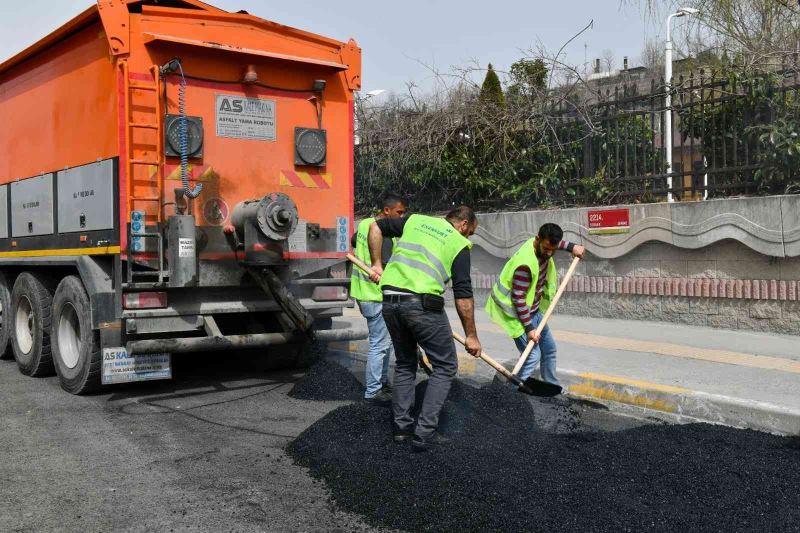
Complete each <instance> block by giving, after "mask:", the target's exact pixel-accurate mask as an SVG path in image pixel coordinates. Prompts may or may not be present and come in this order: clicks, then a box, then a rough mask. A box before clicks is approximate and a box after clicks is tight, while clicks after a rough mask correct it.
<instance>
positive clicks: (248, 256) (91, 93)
mask: <svg viewBox="0 0 800 533" xmlns="http://www.w3.org/2000/svg"><path fill="white" fill-rule="evenodd" d="M360 76H361V50H360V49H359V48H358V46H357V45H356V43H355V42H354V41H352V40H351V41H349V42H347V43H343V42H340V41H336V40H333V39H329V38H326V37H322V36H319V35H315V34H312V33H308V32H305V31H301V30H297V29H294V28H289V27H286V26H282V25H280V24H276V23H273V22H269V21H266V20H263V19H260V18H257V17H254V16H251V15H249V14H247V13H245V12H239V13H228V12H225V11H223V10H220V9H217V8H215V7H213V6H210V5H208V4H206V3H204V2H199V1H197V0H161V1H155V0H151V1H134V0H98V2H97V5H95V6H92V7H90V8H89V9H87V10H86V11H84V12H83V13H81V14H80V15H78V16H77V17H76V18H74V19H73V20H71V21H70V22H68V23H67V24H65V25H64V26H62V27H61V28H59V29H58V30H56V31H55V32H53V33H51V34H50V35H48V36H47V37H45V38H44V39H42V40H41V41H39V42H37V43H36V44H34V45H33V46H31V47H30V48H28V49H26V50H24V51H22V52H21V53H19V54H17V55H16V56H14V57H12V58H10V59H8V60H7V61H5V62H4V63H2V64H0V124H2V127H0V321H1V325H0V354H2V357H4V358H11V357H14V358H15V359H16V360H17V363H18V365H19V368H20V370H21V371H22V372H23V373H24V374H27V375H30V376H41V375H47V374H52V373H53V372H55V373H57V375H58V377H59V379H60V382H61V385H62V387H63V388H64V389H65V390H67V391H69V392H71V393H84V392H89V391H92V390H96V389H97V388H99V387H100V386H101V385H103V384H113V383H120V382H128V381H136V380H144V379H161V378H169V377H170V376H171V355H172V354H175V353H182V352H195V351H216V350H229V349H239V348H260V349H263V354H264V356H267V357H269V356H270V355H271V354H272V355H275V354H279V355H280V356H282V357H285V356H286V355H287V354H296V355H297V356H298V357H299V356H300V355H301V354H302V353H304V351H307V349H308V346H309V345H310V343H312V342H326V341H331V340H346V339H351V338H359V337H361V336H362V335H363V334H364V332H362V331H355V330H353V329H334V328H333V327H332V324H333V322H332V320H331V319H332V317H335V316H338V315H341V310H342V308H343V307H345V306H349V305H351V303H352V302H351V300H349V296H348V292H347V286H348V281H347V280H346V279H344V278H343V276H340V277H337V276H335V275H334V274H335V273H336V271H337V270H341V269H342V265H343V261H344V257H345V254H346V253H347V252H348V251H349V236H350V235H351V234H352V230H353V92H354V91H356V90H358V89H359V88H360Z"/></svg>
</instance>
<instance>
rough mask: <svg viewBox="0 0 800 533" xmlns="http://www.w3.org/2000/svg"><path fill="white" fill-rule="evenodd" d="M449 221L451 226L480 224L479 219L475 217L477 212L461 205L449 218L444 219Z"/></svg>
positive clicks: (448, 215) (452, 211)
mask: <svg viewBox="0 0 800 533" xmlns="http://www.w3.org/2000/svg"><path fill="white" fill-rule="evenodd" d="M444 218H446V219H447V221H448V222H450V223H451V224H453V223H456V222H463V221H465V220H466V221H467V223H468V224H469V225H470V226H472V225H474V224H475V223H477V222H478V217H476V216H475V211H473V210H472V208H471V207H467V206H466V205H460V206H458V207H456V208H455V209H452V210H451V211H450V212H449V213H447V216H446V217H444Z"/></svg>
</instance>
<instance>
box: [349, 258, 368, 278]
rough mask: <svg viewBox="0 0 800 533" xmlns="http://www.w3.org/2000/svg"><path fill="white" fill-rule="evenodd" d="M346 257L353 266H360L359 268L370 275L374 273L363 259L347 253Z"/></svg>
mask: <svg viewBox="0 0 800 533" xmlns="http://www.w3.org/2000/svg"><path fill="white" fill-rule="evenodd" d="M346 257H347V259H349V260H350V262H351V263H353V264H354V265H355V266H357V267H358V268H360V269H361V270H363V271H364V272H366V273H367V274H369V275H370V276H372V275H373V274H375V271H374V270H372V268H371V267H370V266H369V265H367V264H366V263H365V262H364V261H362V260H361V259H359V258H358V257H356V256H354V255H353V254H347V256H346Z"/></svg>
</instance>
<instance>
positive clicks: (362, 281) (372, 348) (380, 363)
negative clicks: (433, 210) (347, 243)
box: [350, 194, 406, 404]
mask: <svg viewBox="0 0 800 533" xmlns="http://www.w3.org/2000/svg"><path fill="white" fill-rule="evenodd" d="M405 213H406V202H405V201H404V200H403V199H402V198H400V197H399V196H397V195H396V194H387V195H386V196H384V197H383V202H382V206H381V211H380V212H379V213H378V214H377V215H376V216H374V217H369V218H365V219H364V220H362V221H361V222H360V223H359V224H358V228H357V230H356V232H355V234H354V235H353V239H352V241H351V244H352V245H353V250H354V252H353V253H354V255H355V256H356V257H358V258H359V259H361V260H362V261H363V262H364V263H366V264H370V263H372V259H371V258H370V255H369V246H368V244H367V234H368V233H369V227H370V226H371V225H372V223H373V222H375V221H376V220H383V219H394V218H400V217H402V216H403V215H405ZM392 245H393V243H392V241H391V240H390V239H386V241H385V242H384V246H383V250H382V252H383V253H382V257H383V260H384V261H388V260H389V259H390V257H391V255H392V247H393V246H392ZM350 295H351V296H352V297H353V298H355V300H356V302H357V303H358V309H359V311H361V314H362V315H363V316H364V318H366V319H367V330H368V332H369V352H368V353H367V365H366V369H365V379H364V381H365V383H366V389H365V391H364V399H365V400H366V401H369V402H374V403H378V404H388V403H389V402H391V401H392V393H391V386H390V385H389V360H390V359H391V356H392V354H393V353H394V349H393V348H392V339H391V337H389V332H388V331H387V330H386V324H385V322H384V321H383V315H382V313H381V309H382V307H383V303H382V302H383V295H382V294H381V290H380V288H379V287H378V285H377V284H375V283H374V282H373V281H372V280H371V279H369V276H368V275H367V274H365V273H364V272H362V271H361V269H359V268H353V274H352V276H351V277H350Z"/></svg>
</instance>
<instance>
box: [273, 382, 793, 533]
mask: <svg viewBox="0 0 800 533" xmlns="http://www.w3.org/2000/svg"><path fill="white" fill-rule="evenodd" d="M324 370H330V367H325V368H320V369H318V371H320V372H321V371H324ZM337 372H338V370H337ZM322 377H323V376H317V378H322ZM424 386H425V383H424V382H423V383H421V384H420V385H419V386H418V394H420V393H421V391H422V389H424ZM440 429H441V433H442V434H443V435H445V436H446V437H448V438H449V439H450V440H449V442H446V443H444V444H441V445H440V446H438V447H437V448H435V449H433V450H431V451H428V452H424V453H413V452H412V451H411V450H410V447H409V446H408V444H396V443H395V442H394V441H393V439H392V434H391V411H390V409H388V408H385V407H381V406H375V405H371V404H368V403H364V402H356V403H353V404H349V405H346V406H343V407H340V408H338V409H335V410H334V411H332V412H331V413H329V414H328V415H327V416H325V417H324V418H322V419H320V420H319V421H318V422H316V423H315V424H314V425H312V426H311V427H309V428H308V429H307V430H306V431H305V432H303V433H302V434H301V435H300V436H299V437H298V438H297V439H296V440H294V441H293V442H292V443H290V445H289V447H288V452H289V454H290V455H291V456H292V457H293V458H294V459H295V461H296V462H297V463H298V464H301V465H303V466H306V467H308V468H309V471H310V473H311V475H312V476H314V477H315V478H317V479H320V480H322V481H324V482H325V483H326V484H327V486H328V488H329V490H330V492H331V497H332V499H333V502H334V504H335V505H336V506H338V507H339V508H341V509H342V510H346V511H348V512H354V513H359V514H361V515H363V516H364V517H365V520H366V521H367V522H369V523H370V524H372V525H375V526H378V527H384V528H388V529H396V530H403V531H504V532H509V531H548V532H550V531H720V532H729V531H800V490H798V487H800V449H799V448H800V446H799V445H798V439H797V438H787V437H778V436H774V435H769V434H765V433H759V432H754V431H747V430H738V429H732V428H727V427H722V426H713V425H708V424H689V425H666V424H647V425H642V426H639V427H634V428H632V429H624V430H621V431H596V430H594V428H593V427H587V426H585V425H584V424H583V423H582V421H581V418H580V414H579V411H578V410H576V409H574V406H572V405H571V403H570V401H569V400H561V399H559V400H555V401H544V402H542V401H538V402H534V406H533V407H532V406H531V402H530V401H529V399H528V397H526V396H524V395H522V394H520V393H517V392H515V391H513V390H511V389H510V388H509V387H508V386H507V385H505V384H503V383H500V382H497V381H495V382H494V383H492V384H490V385H487V386H484V387H483V388H480V389H477V388H473V387H471V386H468V385H466V384H463V383H460V382H456V383H455V384H454V386H453V388H452V390H451V393H450V397H449V398H448V402H447V404H446V405H445V408H444V410H443V413H442V418H441V425H440Z"/></svg>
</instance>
